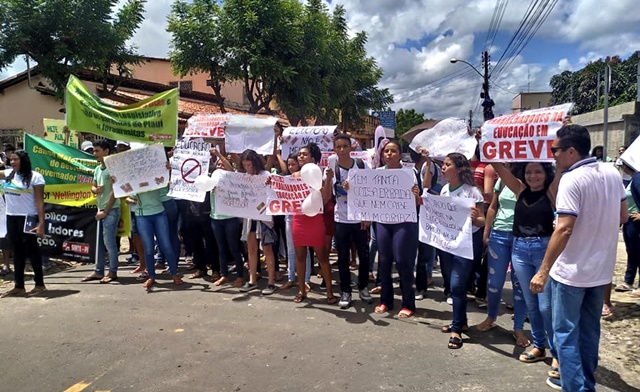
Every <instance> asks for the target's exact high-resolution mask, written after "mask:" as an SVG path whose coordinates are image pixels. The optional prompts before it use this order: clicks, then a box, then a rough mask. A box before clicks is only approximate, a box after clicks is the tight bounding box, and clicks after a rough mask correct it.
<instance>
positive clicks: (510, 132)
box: [480, 103, 573, 162]
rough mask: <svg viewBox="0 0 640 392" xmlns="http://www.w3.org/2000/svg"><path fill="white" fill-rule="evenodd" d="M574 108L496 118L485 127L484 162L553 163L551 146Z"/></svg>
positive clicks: (563, 107) (482, 145)
mask: <svg viewBox="0 0 640 392" xmlns="http://www.w3.org/2000/svg"><path fill="white" fill-rule="evenodd" d="M572 106H573V104H571V103H565V104H563V105H558V106H552V107H548V108H541V109H536V110H527V111H524V112H521V113H514V114H510V115H508V116H500V117H496V118H494V119H492V120H489V121H486V122H485V123H484V125H483V126H482V139H480V156H481V159H482V161H483V162H516V161H529V162H531V161H533V162H553V161H554V157H553V153H552V152H551V146H552V145H553V141H554V139H555V138H556V131H558V129H560V128H561V127H562V120H563V119H564V118H565V117H566V116H567V114H568V113H570V112H571V108H572Z"/></svg>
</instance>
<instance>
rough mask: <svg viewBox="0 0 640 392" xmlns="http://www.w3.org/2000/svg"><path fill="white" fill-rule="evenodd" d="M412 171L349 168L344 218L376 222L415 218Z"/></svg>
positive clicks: (393, 221)
mask: <svg viewBox="0 0 640 392" xmlns="http://www.w3.org/2000/svg"><path fill="white" fill-rule="evenodd" d="M414 178H415V177H414V175H413V172H411V171H409V170H404V169H395V170H393V169H390V170H371V169H361V170H350V171H349V178H348V181H349V191H348V192H347V219H349V220H353V221H371V222H380V223H403V222H416V221H417V216H416V199H415V196H414V194H413V192H412V190H411V188H412V187H413V186H414Z"/></svg>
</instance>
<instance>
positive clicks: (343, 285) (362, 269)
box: [334, 222, 369, 293]
mask: <svg viewBox="0 0 640 392" xmlns="http://www.w3.org/2000/svg"><path fill="white" fill-rule="evenodd" d="M334 238H335V240H336V250H337V251H338V271H339V273H340V291H341V292H343V293H350V292H351V269H350V257H349V256H350V255H351V243H352V242H354V243H355V244H356V249H357V250H358V290H362V289H364V288H365V287H367V284H368V282H369V244H368V243H367V230H363V229H362V228H361V224H360V223H339V222H336V234H335V236H334Z"/></svg>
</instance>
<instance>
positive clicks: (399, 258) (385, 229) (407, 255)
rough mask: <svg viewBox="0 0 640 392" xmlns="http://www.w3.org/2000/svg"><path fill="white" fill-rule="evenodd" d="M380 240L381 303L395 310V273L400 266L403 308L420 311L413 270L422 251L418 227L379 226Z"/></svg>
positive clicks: (377, 231) (379, 224)
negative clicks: (392, 276) (419, 245)
mask: <svg viewBox="0 0 640 392" xmlns="http://www.w3.org/2000/svg"><path fill="white" fill-rule="evenodd" d="M375 230H376V237H377V239H378V271H379V274H378V275H379V276H380V280H381V283H382V291H381V292H380V303H381V304H383V305H386V306H387V308H389V309H392V308H393V279H392V278H391V272H392V270H393V263H394V262H395V264H396V270H397V271H398V277H399V280H400V290H401V291H402V307H403V308H406V309H409V310H411V311H415V310H416V297H415V291H414V289H413V283H414V278H413V266H414V265H415V262H416V261H415V260H416V251H417V250H418V233H417V231H418V224H417V223H411V222H405V223H396V224H384V223H376V229H375Z"/></svg>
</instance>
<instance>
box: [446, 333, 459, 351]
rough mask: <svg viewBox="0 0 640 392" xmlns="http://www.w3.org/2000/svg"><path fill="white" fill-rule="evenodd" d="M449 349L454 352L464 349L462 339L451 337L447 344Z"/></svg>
mask: <svg viewBox="0 0 640 392" xmlns="http://www.w3.org/2000/svg"><path fill="white" fill-rule="evenodd" d="M447 347H449V348H450V349H452V350H457V349H459V348H461V347H462V338H460V337H458V336H451V337H450V338H449V343H448V344H447Z"/></svg>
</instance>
